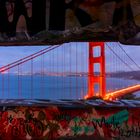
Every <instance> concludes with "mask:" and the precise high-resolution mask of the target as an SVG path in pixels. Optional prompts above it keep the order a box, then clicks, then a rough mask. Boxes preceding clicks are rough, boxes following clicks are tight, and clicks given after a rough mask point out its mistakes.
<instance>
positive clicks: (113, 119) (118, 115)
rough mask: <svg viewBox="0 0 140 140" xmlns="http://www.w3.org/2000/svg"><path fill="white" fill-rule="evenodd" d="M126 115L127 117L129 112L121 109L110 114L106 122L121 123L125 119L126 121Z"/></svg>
mask: <svg viewBox="0 0 140 140" xmlns="http://www.w3.org/2000/svg"><path fill="white" fill-rule="evenodd" d="M128 117H129V112H128V111H127V110H122V111H120V112H118V113H116V114H114V115H112V116H110V117H109V118H108V119H107V120H106V122H107V123H108V124H113V125H115V124H117V123H118V124H122V123H123V122H125V121H128Z"/></svg>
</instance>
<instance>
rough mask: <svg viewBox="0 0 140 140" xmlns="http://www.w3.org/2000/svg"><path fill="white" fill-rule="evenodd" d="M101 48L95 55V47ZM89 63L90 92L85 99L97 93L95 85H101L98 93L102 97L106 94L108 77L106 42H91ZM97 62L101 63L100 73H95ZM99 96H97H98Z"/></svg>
mask: <svg viewBox="0 0 140 140" xmlns="http://www.w3.org/2000/svg"><path fill="white" fill-rule="evenodd" d="M97 47H98V48H99V49H100V54H99V56H97V57H96V56H95V48H97ZM88 60H89V64H88V93H87V95H86V96H85V99H88V98H92V97H94V96H96V95H95V89H94V87H95V85H96V84H97V85H98V86H99V91H98V93H99V94H98V95H99V96H100V97H102V98H104V97H105V95H106V77H105V45H104V42H89V59H88ZM95 64H99V66H100V68H99V75H98V76H96V75H95V66H94V65H95ZM96 97H97V96H96Z"/></svg>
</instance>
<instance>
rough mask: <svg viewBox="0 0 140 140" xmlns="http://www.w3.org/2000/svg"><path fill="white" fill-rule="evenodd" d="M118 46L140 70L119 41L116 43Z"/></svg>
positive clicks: (139, 67)
mask: <svg viewBox="0 0 140 140" xmlns="http://www.w3.org/2000/svg"><path fill="white" fill-rule="evenodd" d="M117 44H118V46H119V48H120V49H121V50H122V51H123V52H124V53H125V54H126V56H127V57H128V58H129V59H130V60H131V61H132V62H133V63H134V65H135V66H136V67H137V68H138V69H139V70H140V66H139V65H138V64H137V63H136V62H135V60H134V59H133V58H132V57H131V56H130V55H129V54H128V53H127V52H126V51H125V49H124V48H123V47H122V46H121V45H120V43H117Z"/></svg>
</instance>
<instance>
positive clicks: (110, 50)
mask: <svg viewBox="0 0 140 140" xmlns="http://www.w3.org/2000/svg"><path fill="white" fill-rule="evenodd" d="M106 45H107V46H108V48H109V50H110V51H111V52H112V53H113V54H114V55H115V56H116V57H117V58H118V59H119V60H120V61H121V62H122V63H123V64H125V65H126V66H127V67H128V68H129V69H130V70H134V69H133V68H132V67H131V66H130V65H129V64H128V63H126V62H125V61H124V60H123V59H122V58H121V57H120V56H119V55H118V54H117V53H116V52H115V51H114V50H113V49H112V48H111V47H110V46H109V45H108V43H106Z"/></svg>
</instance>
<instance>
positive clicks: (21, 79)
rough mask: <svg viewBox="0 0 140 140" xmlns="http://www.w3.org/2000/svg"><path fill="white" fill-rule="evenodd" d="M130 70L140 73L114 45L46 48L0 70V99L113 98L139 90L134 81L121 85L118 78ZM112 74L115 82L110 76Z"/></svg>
mask: <svg viewBox="0 0 140 140" xmlns="http://www.w3.org/2000/svg"><path fill="white" fill-rule="evenodd" d="M83 50H84V51H83ZM120 52H121V53H120ZM108 61H109V65H107V63H106V62H108ZM129 61H130V62H131V63H132V65H130V63H128V62H129ZM134 67H135V69H136V68H137V70H138V71H139V70H140V66H139V65H138V64H137V63H136V62H135V60H134V59H133V58H132V57H131V56H130V55H129V54H128V53H127V51H126V50H125V49H124V48H123V47H122V46H121V45H120V44H118V43H112V45H110V43H103V42H90V43H89V44H87V43H85V44H84V46H83V45H82V44H80V43H69V44H62V45H54V46H47V47H46V48H44V49H42V50H40V51H38V52H35V53H33V54H31V55H29V56H26V57H24V58H21V59H19V60H17V61H15V62H12V63H9V64H7V65H5V66H2V67H1V68H0V73H1V75H0V77H1V79H0V85H1V87H0V93H1V98H2V99H3V98H6V99H7V98H8V99H11V98H12V99H83V98H92V97H94V96H100V97H102V98H104V99H107V100H108V99H113V98H114V99H116V98H119V97H120V96H123V95H127V94H130V93H133V92H136V91H139V90H140V85H139V84H138V82H137V81H135V82H134V80H132V81H133V82H128V83H127V82H125V83H124V81H123V80H122V79H121V78H122V77H123V73H122V71H125V70H126V71H135V69H134ZM115 74H117V77H119V78H118V79H117V78H114V77H113V76H112V75H115ZM128 76H129V75H128ZM124 86H125V87H124ZM116 88H117V89H116Z"/></svg>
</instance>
